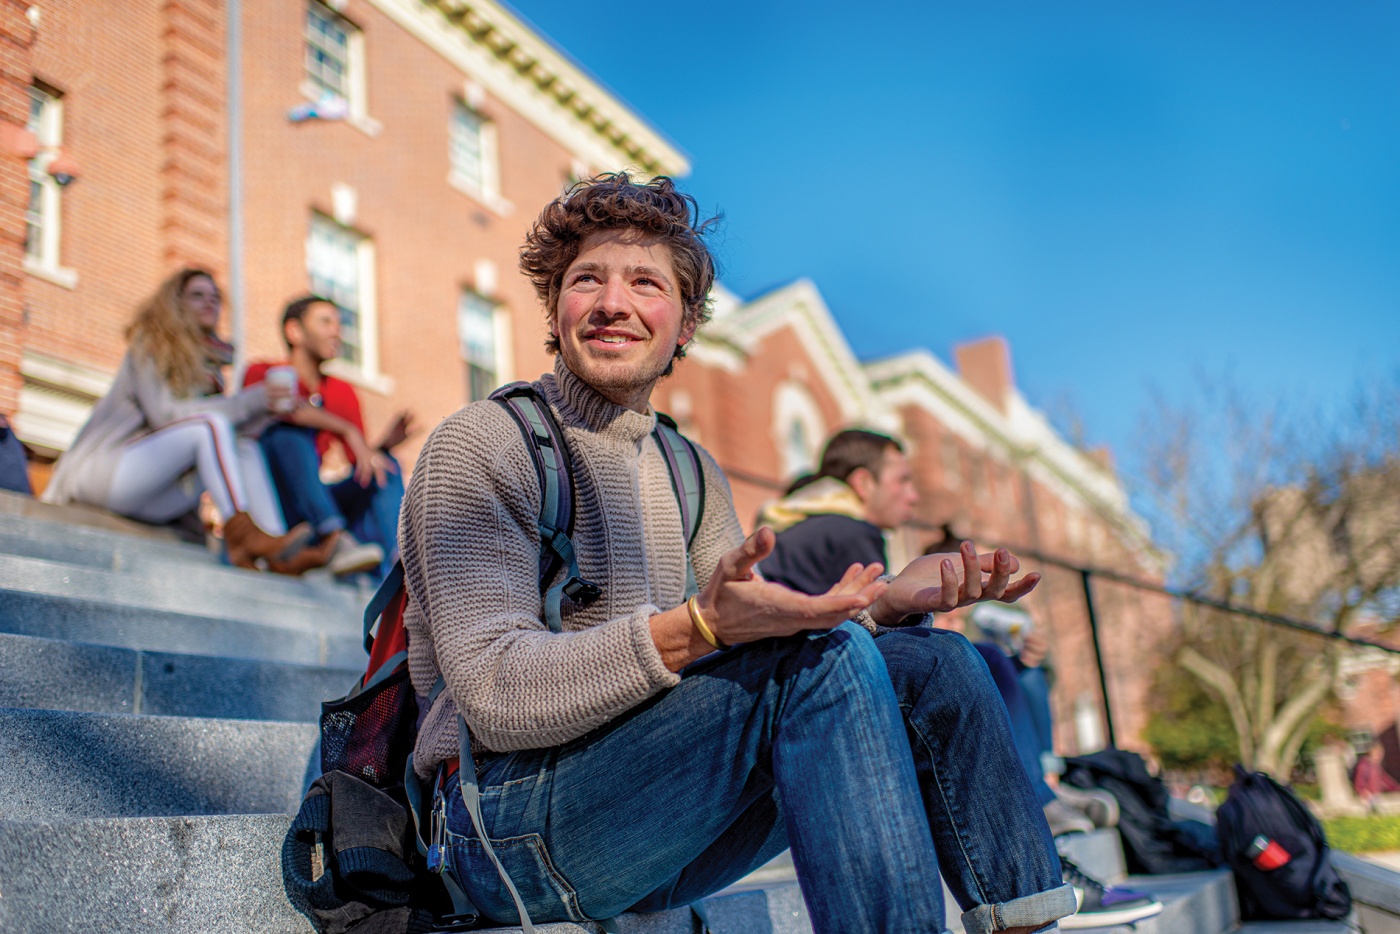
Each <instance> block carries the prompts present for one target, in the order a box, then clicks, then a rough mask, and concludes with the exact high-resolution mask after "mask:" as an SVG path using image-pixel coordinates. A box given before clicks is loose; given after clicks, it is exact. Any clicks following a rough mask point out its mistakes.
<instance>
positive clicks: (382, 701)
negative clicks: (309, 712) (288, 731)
mask: <svg viewBox="0 0 1400 934" xmlns="http://www.w3.org/2000/svg"><path fill="white" fill-rule="evenodd" d="M417 720H418V700H417V697H416V696H415V695H414V693H413V684H412V682H410V681H409V679H408V665H407V664H406V663H405V664H401V665H400V666H399V667H398V669H396V670H395V671H394V673H393V674H391V675H389V676H388V677H387V678H385V679H383V680H382V681H380V682H378V683H377V684H374V685H372V686H371V687H370V688H369V689H367V690H364V691H359V692H351V693H350V694H349V695H347V696H346V697H344V698H342V699H340V700H338V701H329V702H327V703H324V704H322V705H321V770H322V771H323V772H334V771H341V772H348V773H349V774H351V775H353V776H355V777H356V778H358V779H361V780H362V781H365V782H368V783H369V784H371V785H373V786H374V787H376V788H387V787H389V786H391V785H397V784H399V783H400V782H402V781H403V774H404V767H405V765H407V763H408V754H409V753H410V752H412V751H413V740H414V735H415V733H416V730H415V729H414V725H415V723H416V722H417Z"/></svg>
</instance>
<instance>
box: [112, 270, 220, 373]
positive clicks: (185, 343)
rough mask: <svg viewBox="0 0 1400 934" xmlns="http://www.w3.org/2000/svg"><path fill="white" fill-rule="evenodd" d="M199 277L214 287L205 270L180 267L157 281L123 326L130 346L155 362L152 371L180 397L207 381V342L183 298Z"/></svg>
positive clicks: (212, 276)
mask: <svg viewBox="0 0 1400 934" xmlns="http://www.w3.org/2000/svg"><path fill="white" fill-rule="evenodd" d="M200 277H203V278H205V279H208V280H209V281H210V282H214V283H215V285H214V288H216V289H217V288H218V283H217V282H216V281H215V279H214V274H213V273H211V272H209V270H207V269H199V268H194V267H191V268H188V269H181V270H180V271H179V272H177V273H175V274H174V275H173V276H171V277H170V278H168V279H166V280H165V281H164V282H162V283H161V284H160V288H158V289H157V290H156V294H154V295H152V296H151V297H150V298H149V299H147V300H146V303H145V304H144V305H142V306H141V308H140V310H139V311H137V312H136V316H135V318H133V319H132V322H131V324H130V325H129V326H128V327H127V329H126V339H127V341H128V342H129V343H130V344H131V347H132V348H133V349H134V350H136V351H138V352H139V353H143V354H145V355H146V356H149V357H150V358H151V359H152V360H154V361H155V365H156V372H157V373H159V374H160V377H161V379H163V380H165V382H166V383H167V384H168V385H169V386H170V389H171V391H172V392H174V394H175V395H176V396H180V397H185V396H189V395H192V394H195V393H197V392H198V390H199V389H200V388H201V387H202V386H204V384H205V383H206V382H207V381H208V367H209V345H208V341H207V339H206V337H205V334H204V330H203V329H202V328H201V327H200V326H199V323H198V322H197V321H195V319H194V316H192V315H191V314H190V313H189V312H188V311H187V310H186V309H185V301H184V295H185V286H187V285H189V284H190V280H192V279H198V278H200Z"/></svg>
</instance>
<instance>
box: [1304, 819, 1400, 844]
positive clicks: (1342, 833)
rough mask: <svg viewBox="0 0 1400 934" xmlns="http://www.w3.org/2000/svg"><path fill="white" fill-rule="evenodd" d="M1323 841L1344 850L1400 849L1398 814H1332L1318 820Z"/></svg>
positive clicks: (1399, 821)
mask: <svg viewBox="0 0 1400 934" xmlns="http://www.w3.org/2000/svg"><path fill="white" fill-rule="evenodd" d="M1322 827H1323V829H1324V830H1325V831H1326V832H1327V843H1328V844H1329V845H1330V846H1331V847H1332V849H1334V850H1341V851H1342V852H1345V853H1373V852H1376V851H1377V850H1400V815H1387V816H1384V817H1382V816H1379V815H1373V816H1370V817H1334V818H1332V819H1331V820H1325V821H1323V822H1322Z"/></svg>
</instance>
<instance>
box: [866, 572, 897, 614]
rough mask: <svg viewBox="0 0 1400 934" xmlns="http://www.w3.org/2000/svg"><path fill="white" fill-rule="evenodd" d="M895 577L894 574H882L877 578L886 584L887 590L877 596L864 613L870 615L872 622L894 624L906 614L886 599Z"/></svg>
mask: <svg viewBox="0 0 1400 934" xmlns="http://www.w3.org/2000/svg"><path fill="white" fill-rule="evenodd" d="M894 579H895V575H894V574H881V575H880V576H879V577H878V578H877V580H878V581H879V582H880V583H882V584H885V585H886V589H885V592H884V593H882V594H881V595H880V596H879V597H877V598H876V600H875V602H874V603H872V604H870V608H869V609H868V610H866V611H865V614H864V615H866V616H869V617H870V620H871V621H872V622H874V623H876V624H878V625H880V626H892V625H894V624H895V623H897V622H899V621H900V620H901V619H902V618H903V617H904V615H905V614H903V613H901V612H900V611H899V610H897V609H895V608H894V607H891V606H890V605H889V602H888V601H887V600H886V599H885V597H886V596H887V595H888V594H889V587H888V585H890V584H892V583H893V582H894Z"/></svg>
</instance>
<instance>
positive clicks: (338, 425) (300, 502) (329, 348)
mask: <svg viewBox="0 0 1400 934" xmlns="http://www.w3.org/2000/svg"><path fill="white" fill-rule="evenodd" d="M282 339H283V340H284V341H285V342H286V344H287V350H288V354H289V356H290V358H291V359H290V360H289V361H288V362H289V363H290V365H291V366H292V367H293V368H295V370H296V375H297V398H298V405H297V406H296V408H295V409H294V410H293V411H292V412H290V413H288V414H287V415H285V416H284V417H283V418H282V419H281V420H279V421H275V422H273V423H272V424H270V425H269V426H268V427H267V428H266V429H264V430H263V432H262V434H261V436H260V437H259V441H260V442H261V444H262V449H263V453H264V454H265V455H266V457H267V463H268V467H269V469H270V470H271V472H272V477H273V480H274V481H275V482H276V485H277V493H278V496H279V497H280V499H281V500H282V510H283V512H285V513H286V514H287V515H288V516H296V517H297V518H296V520H295V521H297V522H306V523H309V524H310V525H311V526H312V528H314V529H315V530H316V534H317V535H318V536H320V543H319V544H318V545H317V546H315V547H312V548H308V549H306V551H307V552H308V555H307V558H306V561H307V567H308V568H309V567H318V566H319V565H317V564H316V563H315V562H316V561H317V560H319V561H320V563H321V564H327V565H328V566H329V567H330V569H331V571H332V572H333V573H335V574H352V573H357V572H361V571H369V572H372V573H375V574H377V575H378V576H380V577H383V576H384V574H385V573H387V572H388V570H389V568H391V567H392V566H393V564H394V559H395V552H396V550H397V547H398V521H399V504H400V503H401V502H402V501H403V477H402V474H401V472H400V470H399V464H398V461H396V460H395V459H394V455H393V449H394V448H395V447H397V446H398V445H400V444H402V443H403V441H404V440H405V439H406V438H407V437H408V435H409V432H410V430H411V427H412V423H413V416H412V415H410V414H409V413H408V412H400V413H399V414H398V415H397V416H395V418H394V420H393V421H392V422H391V423H390V424H389V427H388V428H386V429H385V431H384V435H383V437H382V438H381V439H380V441H379V443H378V444H376V445H374V446H371V445H370V444H369V443H368V442H367V441H366V440H365V433H364V432H365V426H364V419H363V417H362V416H361V414H360V400H359V397H358V396H357V395H356V393H355V387H354V386H352V385H350V384H349V383H348V382H346V381H345V380H341V379H337V378H335V377H334V376H328V375H326V374H324V373H322V372H321V371H322V369H323V368H324V367H325V365H326V364H327V363H328V362H330V361H331V360H334V359H336V358H337V357H339V356H340V347H341V342H340V310H339V309H338V308H336V306H335V305H333V304H332V303H331V302H330V301H329V300H327V299H324V298H321V297H319V296H315V295H307V296H304V297H302V298H298V299H296V300H295V301H293V302H291V303H289V304H288V305H287V307H286V309H285V311H284V312H283V313H282ZM279 365H280V364H275V363H254V364H253V365H251V366H250V367H248V372H247V373H246V374H244V377H243V383H244V385H246V386H251V385H253V384H255V383H260V382H262V381H263V380H264V379H266V378H267V372H268V370H269V369H271V368H272V367H274V366H279ZM332 441H339V442H340V444H341V446H342V447H343V448H344V450H345V454H346V457H347V458H348V459H349V461H350V465H351V467H352V468H353V470H354V473H353V475H352V476H350V477H347V478H345V479H344V480H341V481H340V482H338V483H334V484H331V485H326V484H324V483H322V482H321V476H320V470H321V459H322V457H323V456H324V455H325V453H326V451H327V450H328V449H329V448H330V446H331V443H332Z"/></svg>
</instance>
